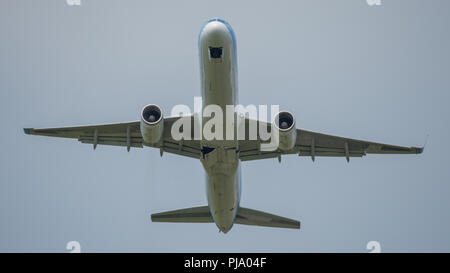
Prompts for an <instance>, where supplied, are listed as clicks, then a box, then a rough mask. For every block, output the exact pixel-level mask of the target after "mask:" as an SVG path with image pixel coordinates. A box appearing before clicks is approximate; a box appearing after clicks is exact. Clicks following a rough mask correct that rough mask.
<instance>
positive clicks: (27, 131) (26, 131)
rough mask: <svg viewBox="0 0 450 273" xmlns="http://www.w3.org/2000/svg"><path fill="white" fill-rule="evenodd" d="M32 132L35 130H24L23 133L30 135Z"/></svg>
mask: <svg viewBox="0 0 450 273" xmlns="http://www.w3.org/2000/svg"><path fill="white" fill-rule="evenodd" d="M32 130H33V128H23V132H24V133H25V134H26V135H30V134H31V131H32Z"/></svg>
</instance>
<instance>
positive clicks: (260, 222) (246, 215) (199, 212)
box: [151, 206, 300, 229]
mask: <svg viewBox="0 0 450 273" xmlns="http://www.w3.org/2000/svg"><path fill="white" fill-rule="evenodd" d="M151 217H152V222H167V223H213V222H214V220H213V218H212V217H211V213H210V212H209V208H208V206H202V207H194V208H187V209H179V210H172V211H166V212H161V213H155V214H152V216H151ZM235 224H241V225H250V226H263V227H277V228H293V229H300V222H299V221H296V220H293V219H289V218H285V217H281V216H277V215H274V214H270V213H266V212H262V211H258V210H252V209H247V208H242V207H240V208H239V210H238V214H237V215H236V219H235Z"/></svg>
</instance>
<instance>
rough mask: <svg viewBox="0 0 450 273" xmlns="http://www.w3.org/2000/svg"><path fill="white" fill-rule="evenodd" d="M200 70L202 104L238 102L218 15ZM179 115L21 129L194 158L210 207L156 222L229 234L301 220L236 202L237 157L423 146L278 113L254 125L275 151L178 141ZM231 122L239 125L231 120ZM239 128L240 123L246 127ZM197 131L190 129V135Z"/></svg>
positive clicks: (245, 143)
mask: <svg viewBox="0 0 450 273" xmlns="http://www.w3.org/2000/svg"><path fill="white" fill-rule="evenodd" d="M198 46H199V60H200V69H201V71H200V72H201V92H202V101H203V102H202V103H203V104H202V107H203V109H204V108H205V107H206V106H208V105H218V106H219V107H220V108H221V109H223V110H224V109H225V108H226V106H227V105H232V106H234V105H237V103H238V85H237V60H236V59H237V57H236V37H235V33H234V31H233V29H232V28H231V26H230V24H228V23H227V22H226V21H225V20H223V19H221V18H212V19H210V20H208V21H207V22H206V23H205V24H204V25H203V27H202V28H201V30H200V33H199V37H198ZM183 117H184V118H185V119H187V121H188V122H189V123H190V124H191V125H192V124H193V125H194V127H195V125H196V124H197V123H198V122H200V123H201V124H202V125H204V124H205V122H207V120H208V119H207V118H205V117H203V116H199V115H196V114H195V113H194V114H192V115H186V116H183ZM240 118H241V120H244V127H245V128H249V127H250V123H251V119H250V118H248V117H242V115H240ZM179 119H180V116H172V117H163V112H162V110H161V108H160V107H159V106H157V105H155V104H149V105H147V106H145V107H144V108H143V109H142V111H141V118H140V120H138V121H132V122H124V123H115V124H104V125H91V126H78V127H61V128H46V129H33V128H24V132H25V133H26V134H30V135H41V136H51V137H63V138H74V139H78V141H80V142H81V143H88V144H92V145H93V148H94V149H95V148H96V146H97V145H113V146H123V147H126V148H127V151H130V148H131V147H133V148H143V147H144V146H147V147H153V148H157V149H159V150H160V154H161V156H162V155H163V153H164V152H168V153H173V154H176V155H181V156H185V157H190V158H195V159H199V160H200V162H201V163H202V165H203V167H204V170H205V172H206V187H207V201H208V205H207V206H199V207H192V208H186V209H178V210H172V211H167V212H160V213H156V214H152V215H151V220H152V221H153V222H166V223H168V222H177V223H215V224H216V226H217V227H218V228H219V232H223V233H227V232H229V231H230V229H231V228H232V226H233V224H242V225H252V226H263V227H275V228H290V229H300V222H299V221H297V220H294V219H289V218H285V217H281V216H277V215H274V214H270V213H266V212H263V211H258V210H253V209H248V208H244V207H240V199H241V164H240V163H241V161H242V162H244V161H249V160H259V159H266V158H278V160H279V161H280V162H281V156H284V155H290V154H297V155H299V156H307V157H311V159H312V161H314V160H315V158H316V157H322V156H323V157H342V158H346V160H347V161H349V160H350V158H351V157H362V156H365V155H366V154H421V153H422V152H423V150H424V147H402V146H394V145H389V144H382V143H376V142H369V141H364V140H357V139H351V138H344V137H339V136H332V135H327V134H322V133H318V132H312V131H307V130H303V129H297V128H296V126H295V118H294V116H293V115H292V114H291V113H290V112H287V111H280V112H278V114H277V115H276V116H275V118H274V121H273V122H272V123H270V122H265V123H264V122H262V121H258V126H262V125H265V126H268V128H269V129H270V131H271V132H275V131H276V132H278V134H279V143H278V146H277V147H278V148H277V149H275V150H263V149H261V143H262V142H263V141H262V140H261V137H260V135H259V134H258V135H257V138H256V139H253V140H251V139H245V138H244V139H238V138H237V137H236V135H234V136H233V139H232V140H231V141H229V140H217V139H213V140H208V139H205V138H204V137H202V138H200V139H199V138H197V139H195V138H186V139H183V138H181V139H178V140H177V139H175V138H174V137H173V135H172V133H171V127H172V126H173V125H174V124H175V123H176V121H177V120H179ZM233 126H237V125H235V124H233ZM245 128H244V129H245ZM193 134H195V132H191V136H192V135H193Z"/></svg>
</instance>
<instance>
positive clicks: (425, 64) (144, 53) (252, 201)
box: [0, 0, 450, 252]
mask: <svg viewBox="0 0 450 273" xmlns="http://www.w3.org/2000/svg"><path fill="white" fill-rule="evenodd" d="M449 11H450V2H449V1H447V0H434V1H425V0H421V1H419V0H392V1H387V0H384V1H383V0H382V5H381V6H372V7H371V6H369V5H367V3H366V1H365V0H351V1H350V0H339V1H338V0H328V1H325V0H323V1H313V0H307V1H276V2H275V1H226V2H224V1H197V0H196V1H144V0H140V1H139V0H135V1H124V0H121V1H118V0H117V1H111V0H108V1H107V0H81V6H78V7H73V6H68V5H67V4H66V2H65V1H64V0H58V1H56V0H53V1H31V0H28V1H25V0H14V1H12V0H10V1H7V0H5V1H1V2H0V37H1V43H0V90H1V92H0V113H1V115H0V121H1V126H2V134H1V135H0V140H1V141H0V143H1V144H0V145H1V153H0V160H1V167H0V168H1V171H0V251H2V252H7V251H32V252H41V251H51V252H67V250H66V249H65V246H66V243H67V242H69V241H72V240H76V241H79V242H80V243H81V250H82V251H83V252H98V251H107V252H109V251H121V252H122V251H125V252H128V251H144V252H184V251H193V252H210V251H214V252H222V251H227V252H249V251H250V252H317V251H318V252H328V251H331V252H341V251H343V252H350V251H351V252H367V250H366V244H367V242H369V241H373V240H376V241H379V242H380V244H381V248H382V251H383V252H397V251H407V252H409V251H411V252H414V251H425V252H429V251H446V252H448V251H450V235H449V230H450V219H449V213H448V211H449V209H450V200H449V197H448V196H449V193H450V179H449V178H450V173H449V171H448V169H447V168H448V167H449V163H450V162H449V157H448V154H449V153H450V145H449V139H450V130H449V117H450V110H449V107H448V104H449V101H450V77H449V72H450V53H449V50H448V49H449V48H450V37H449V32H448V26H449V25H450V16H449ZM215 16H219V17H222V18H224V19H226V20H227V21H228V22H229V23H230V24H231V25H232V26H233V28H234V30H235V32H236V37H237V50H238V64H239V92H240V94H239V95H240V103H242V104H245V105H247V104H279V105H280V107H281V108H282V109H286V110H289V111H291V112H292V113H293V114H294V115H295V116H296V119H297V127H299V128H304V129H309V130H315V131H319V132H324V133H329V134H335V135H341V136H346V137H351V138H360V139H366V140H373V141H378V142H385V143H391V144H397V145H404V146H419V145H422V144H423V143H424V142H425V138H426V135H427V134H429V135H430V137H429V140H428V144H427V147H426V150H425V153H424V154H423V155H421V156H415V155H406V156H404V155H397V156H396V155H393V156H382V155H379V156H378V155H368V156H366V157H364V158H362V159H352V160H351V161H350V164H347V163H346V161H345V159H344V158H317V159H316V162H315V163H312V162H311V159H310V158H303V157H302V158H300V157H297V156H286V157H283V162H282V164H278V161H277V159H268V160H261V161H254V162H245V163H243V164H242V165H243V166H242V175H243V177H242V178H243V180H242V189H243V193H242V200H241V205H242V206H245V207H249V208H253V209H258V210H263V211H267V212H271V213H275V214H279V215H281V216H285V217H289V218H294V219H299V220H300V221H301V222H302V229H301V230H300V231H299V230H285V229H271V228H261V227H248V226H240V225H235V226H234V227H233V229H232V230H231V232H230V233H228V234H226V235H224V234H221V233H219V232H218V229H217V228H216V226H215V225H214V224H163V223H152V222H151V221H150V214H151V213H155V212H160V211H165V210H171V209H178V208H186V207H193V206H198V205H206V192H205V178H204V172H203V169H202V166H201V164H200V162H199V161H197V160H194V159H190V158H183V157H178V156H175V155H170V154H165V155H164V156H163V157H162V158H160V156H159V151H158V150H152V149H150V148H144V149H133V150H131V151H130V153H127V152H126V149H125V148H120V147H108V146H99V147H97V149H96V151H95V152H94V151H93V149H92V146H91V145H85V144H81V143H79V142H77V141H76V140H67V139H54V138H45V137H37V136H27V135H24V134H23V131H22V128H23V127H35V128H39V127H57V126H72V125H84V124H96V123H112V122H121V121H130V120H137V119H139V114H140V110H141V108H142V107H143V106H144V105H146V104H148V103H156V104H158V105H160V106H161V107H162V108H163V109H164V112H165V114H166V115H168V114H170V109H171V107H172V106H173V105H175V104H180V103H184V104H187V105H189V106H191V107H193V97H194V96H199V95H200V76H199V64H198V49H197V38H198V33H199V31H200V28H201V26H202V25H203V24H204V22H205V21H206V20H207V19H209V18H211V17H215Z"/></svg>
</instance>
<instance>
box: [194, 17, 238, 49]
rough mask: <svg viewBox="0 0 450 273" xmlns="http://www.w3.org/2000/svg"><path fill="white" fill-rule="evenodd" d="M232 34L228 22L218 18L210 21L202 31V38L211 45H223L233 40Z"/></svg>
mask: <svg viewBox="0 0 450 273" xmlns="http://www.w3.org/2000/svg"><path fill="white" fill-rule="evenodd" d="M231 36H232V34H231V33H230V30H229V28H228V27H227V25H226V23H224V22H222V21H218V20H214V21H209V22H208V23H207V24H206V25H205V26H204V27H203V28H202V30H201V32H200V39H201V40H203V41H206V42H207V43H208V44H210V45H218V46H219V45H223V44H228V43H231V42H232V37H231Z"/></svg>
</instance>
